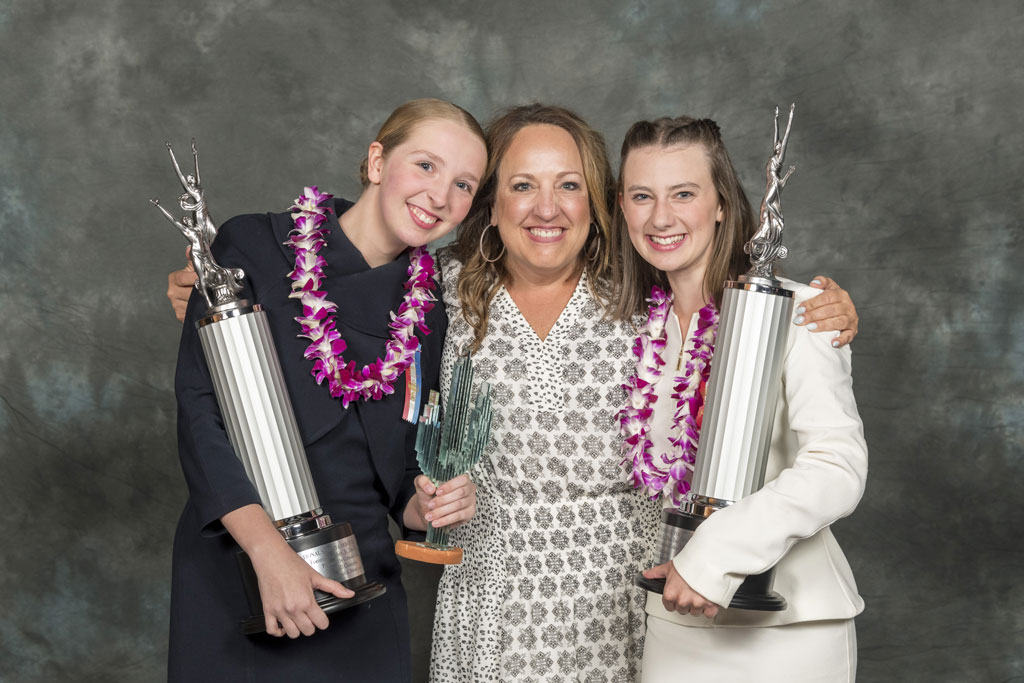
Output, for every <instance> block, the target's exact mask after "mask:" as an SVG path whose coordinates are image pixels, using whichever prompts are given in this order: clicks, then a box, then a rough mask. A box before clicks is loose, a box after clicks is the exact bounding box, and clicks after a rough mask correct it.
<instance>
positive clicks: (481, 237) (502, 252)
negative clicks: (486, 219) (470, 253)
mask: <svg viewBox="0 0 1024 683" xmlns="http://www.w3.org/2000/svg"><path fill="white" fill-rule="evenodd" d="M494 227H497V226H495V225H490V224H488V225H487V226H486V227H485V228H484V229H483V230H481V231H480V247H479V251H480V258H482V259H483V260H484V263H497V262H498V261H500V260H501V257H502V256H504V255H505V244H504V243H502V245H501V251H499V252H498V255H497V256H495V257H494V258H487V256H486V255H485V254H484V235H486V234H487V231H488V230H490V229H491V228H494Z"/></svg>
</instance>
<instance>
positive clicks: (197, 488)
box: [174, 216, 276, 536]
mask: <svg viewBox="0 0 1024 683" xmlns="http://www.w3.org/2000/svg"><path fill="white" fill-rule="evenodd" d="M260 219H262V221H263V222H266V223H267V225H266V226H261V221H260ZM261 230H262V231H269V222H268V221H266V217H265V216H239V217H236V218H233V219H231V220H229V221H228V222H227V223H225V224H224V225H223V226H222V227H221V229H220V231H219V232H218V235H217V239H216V240H215V241H214V246H213V250H212V251H213V254H214V258H215V259H216V261H217V262H218V263H219V264H220V265H221V266H223V267H241V268H242V269H244V270H245V273H246V280H245V283H246V292H245V295H247V296H250V297H251V286H250V285H251V284H252V278H253V277H254V276H257V275H258V271H259V268H258V264H257V263H255V262H254V260H253V259H252V258H251V257H249V256H248V255H247V252H251V250H252V249H251V245H258V244H262V243H263V241H262V240H261V239H259V238H260V236H261ZM240 245H250V247H249V248H247V249H243V248H240ZM265 246H266V245H265V244H264V247H265ZM275 248H276V247H275ZM250 300H251V299H250ZM205 311H206V301H205V299H204V298H203V297H202V296H201V295H200V294H199V293H198V292H195V291H193V293H192V297H191V299H189V303H188V309H187V310H186V313H185V324H184V327H183V328H182V332H181V343H180V346H179V349H178V365H177V370H176V373H175V378H174V390H175V397H176V399H177V405H178V455H179V457H180V459H181V469H182V471H183V473H184V475H185V482H186V484H187V485H188V490H189V496H190V498H191V501H192V504H193V505H194V506H195V508H196V510H197V512H198V514H199V519H200V524H201V528H200V529H197V531H200V532H201V533H202V534H203V535H206V536H211V535H216V534H220V533H223V532H224V527H223V525H222V524H221V522H220V518H221V517H222V516H223V515H225V514H227V513H228V512H231V511H232V510H235V509H238V508H240V507H243V506H245V505H249V504H251V503H256V504H259V503H260V498H259V494H258V493H257V491H256V488H255V487H254V486H253V484H252V482H250V481H249V478H248V476H247V475H246V473H245V468H244V466H243V465H242V462H241V461H240V460H239V459H238V456H236V455H235V451H234V449H233V448H232V446H231V443H230V441H229V440H228V436H227V432H226V431H225V429H224V422H223V419H222V418H221V412H220V408H219V407H218V404H217V397H216V394H215V393H214V388H213V382H212V380H211V377H210V371H209V368H208V367H207V364H206V358H205V357H204V355H203V349H202V343H201V342H200V339H199V332H198V331H197V330H196V326H195V323H196V320H198V319H199V318H201V317H202V316H203V315H204V314H205Z"/></svg>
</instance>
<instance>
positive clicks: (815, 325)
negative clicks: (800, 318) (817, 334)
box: [807, 323, 818, 330]
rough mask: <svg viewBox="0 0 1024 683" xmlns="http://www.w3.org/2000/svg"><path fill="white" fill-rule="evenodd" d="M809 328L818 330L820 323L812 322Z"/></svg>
mask: <svg viewBox="0 0 1024 683" xmlns="http://www.w3.org/2000/svg"><path fill="white" fill-rule="evenodd" d="M807 329H809V330H816V329H818V323H811V324H810V325H808V326H807Z"/></svg>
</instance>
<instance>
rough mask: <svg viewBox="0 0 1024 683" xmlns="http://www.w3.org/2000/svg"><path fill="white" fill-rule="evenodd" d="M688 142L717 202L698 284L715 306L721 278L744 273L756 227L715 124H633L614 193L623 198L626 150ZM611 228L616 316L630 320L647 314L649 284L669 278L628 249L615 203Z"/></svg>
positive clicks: (682, 119)
mask: <svg viewBox="0 0 1024 683" xmlns="http://www.w3.org/2000/svg"><path fill="white" fill-rule="evenodd" d="M693 144H698V145H701V146H702V147H703V148H704V151H705V152H706V154H707V158H708V163H709V165H710V167H711V181H712V182H713V183H714V186H715V190H716V191H717V192H718V197H719V201H720V202H721V204H722V214H723V215H722V222H721V223H720V224H717V225H716V226H715V235H714V238H713V239H712V244H711V259H710V263H709V265H708V269H707V272H706V273H705V276H704V285H703V286H704V293H705V295H706V296H707V297H708V298H710V299H712V300H714V301H716V302H719V303H720V302H721V301H722V292H723V291H724V289H725V282H726V280H728V279H730V278H735V277H738V276H739V275H740V274H742V273H744V272H746V269H747V265H748V264H747V257H746V255H745V254H744V253H743V244H744V243H745V242H746V241H747V240H748V239H750V237H751V236H752V235H753V234H754V229H755V228H756V225H755V221H754V213H753V210H752V208H751V206H750V202H749V201H748V200H747V195H746V193H745V192H744V191H743V186H742V185H741V184H740V181H739V177H738V176H737V175H736V169H735V168H733V165H732V160H731V159H730V158H729V152H728V150H726V148H725V144H724V143H723V142H722V134H721V130H720V129H719V127H718V124H717V123H715V122H714V121H712V120H711V119H694V118H691V117H689V116H679V117H675V118H669V117H662V118H659V119H655V120H653V121H637V122H636V123H634V124H633V125H632V126H631V127H630V129H629V131H628V132H627V133H626V137H625V139H624V140H623V141H622V151H621V155H620V164H619V181H618V186H617V195H618V196H620V197H621V196H622V192H623V189H624V184H623V183H624V179H623V177H622V169H623V168H624V167H625V165H626V158H627V157H628V156H629V154H630V153H631V152H633V151H634V150H637V149H641V148H643V147H661V148H669V147H678V146H687V145H693ZM612 225H613V228H612V229H613V231H614V233H615V235H616V241H617V242H618V244H619V249H620V250H621V252H622V269H621V272H620V275H621V283H622V290H621V294H620V296H619V300H618V304H617V306H616V308H615V315H616V316H617V317H619V318H620V319H630V318H632V317H633V316H636V315H642V314H644V313H645V312H646V310H647V305H646V301H647V298H648V297H649V296H650V294H651V287H652V286H654V285H658V286H659V287H661V288H662V289H665V290H668V289H669V285H668V278H667V277H666V276H665V273H663V272H662V271H660V270H658V269H657V268H655V267H654V266H652V265H651V264H649V263H648V262H647V261H645V260H644V259H643V258H642V257H641V256H640V254H638V253H637V251H636V249H634V248H633V244H632V242H631V241H630V239H629V229H628V228H627V226H626V218H625V216H624V215H623V213H622V209H621V207H619V205H618V202H616V203H615V217H614V219H613V222H612Z"/></svg>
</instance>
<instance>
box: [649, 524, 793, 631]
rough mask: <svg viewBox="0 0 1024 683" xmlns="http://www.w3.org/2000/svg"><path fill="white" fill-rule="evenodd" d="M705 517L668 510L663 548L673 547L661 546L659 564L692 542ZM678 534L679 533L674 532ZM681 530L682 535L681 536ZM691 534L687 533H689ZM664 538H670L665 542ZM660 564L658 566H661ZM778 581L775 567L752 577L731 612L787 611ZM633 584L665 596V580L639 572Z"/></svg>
mask: <svg viewBox="0 0 1024 683" xmlns="http://www.w3.org/2000/svg"><path fill="white" fill-rule="evenodd" d="M704 519H705V518H704V517H702V516H699V515H694V514H688V513H685V512H680V511H678V510H669V509H666V510H665V511H664V512H663V513H662V525H663V529H662V530H663V532H666V533H663V541H662V543H663V545H664V544H665V543H668V545H669V546H671V547H662V548H661V551H660V557H661V558H663V559H661V560H660V562H667V561H668V560H669V559H671V558H673V557H675V556H676V555H677V554H678V553H679V551H681V550H682V549H683V546H684V545H685V544H686V541H687V540H689V538H690V535H692V532H694V531H696V530H697V527H698V526H700V524H701V522H703V521H704ZM673 531H675V532H676V533H673ZM679 531H682V532H683V533H679ZM687 532H688V533H687ZM664 539H670V540H668V541H665V540H664ZM660 562H659V563H660ZM774 581H775V567H772V568H771V569H769V570H767V571H764V572H761V573H760V574H751V575H750V576H748V577H747V578H746V579H744V580H743V583H741V584H740V587H739V588H738V589H737V590H736V593H735V595H733V598H732V602H730V603H729V609H745V610H753V611H756V612H781V611H783V610H784V609H786V599H785V598H784V597H782V596H781V595H779V594H778V593H776V592H775V591H773V590H772V584H773V583H774ZM633 583H634V585H636V586H637V587H638V588H643V589H644V590H646V591H650V592H653V593H658V594H659V595H663V594H664V593H665V579H648V578H647V577H646V576H644V575H643V574H642V573H638V574H637V575H636V578H635V579H634V580H633Z"/></svg>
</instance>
